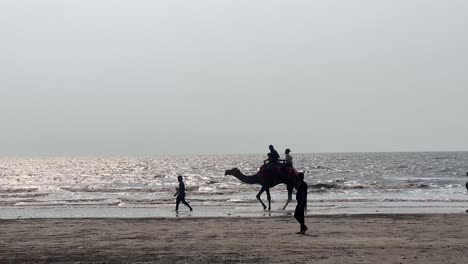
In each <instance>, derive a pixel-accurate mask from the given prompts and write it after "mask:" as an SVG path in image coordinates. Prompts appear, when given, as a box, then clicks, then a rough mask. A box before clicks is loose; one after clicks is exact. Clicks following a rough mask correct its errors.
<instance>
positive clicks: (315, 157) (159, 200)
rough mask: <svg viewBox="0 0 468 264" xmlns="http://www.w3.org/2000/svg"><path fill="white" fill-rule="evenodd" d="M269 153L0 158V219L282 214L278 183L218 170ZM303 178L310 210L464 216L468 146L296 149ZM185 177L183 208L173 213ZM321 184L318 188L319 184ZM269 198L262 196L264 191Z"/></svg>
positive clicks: (250, 164) (245, 166) (251, 170)
mask: <svg viewBox="0 0 468 264" xmlns="http://www.w3.org/2000/svg"><path fill="white" fill-rule="evenodd" d="M265 156H266V155H261V154H245V155H171V156H162V155H161V156H153V157H106V158H104V157H48V158H0V218H3V219H12V218H53V217H219V216H221V217H238V216H280V215H289V214H291V212H292V210H293V209H294V207H295V202H294V201H293V202H291V204H290V205H289V206H288V208H286V210H282V209H281V208H282V207H283V205H284V204H285V203H286V200H287V191H286V186H285V185H278V186H276V187H274V188H272V189H271V195H272V211H270V212H268V211H264V210H263V208H262V206H261V204H260V203H259V202H258V200H257V199H256V197H255V195H256V194H257V192H258V191H259V190H260V186H259V185H248V184H244V183H241V182H240V181H238V180H237V179H236V178H234V177H232V176H225V175H224V172H225V170H227V169H231V168H234V167H237V168H239V169H240V170H241V171H242V172H243V173H244V174H246V175H252V174H255V173H256V172H257V170H258V168H259V167H260V165H261V164H262V162H263V160H264V159H265ZM293 158H294V166H295V167H296V169H297V170H298V171H303V172H304V173H305V181H306V182H307V183H308V185H309V196H308V199H309V201H308V203H309V205H308V214H369V213H463V212H465V210H466V209H468V193H467V190H466V188H465V182H467V181H468V177H467V171H468V152H411V153H313V154H294V155H293ZM177 175H183V176H184V181H185V184H186V188H187V197H186V199H187V201H188V202H189V203H191V205H192V206H193V207H194V211H193V212H189V211H188V210H187V208H186V207H184V205H181V208H180V210H179V211H180V212H179V213H176V212H174V209H175V208H174V207H175V206H174V200H175V199H174V197H173V195H174V193H175V187H177V185H178V183H177ZM319 183H321V185H318V184H319ZM262 199H263V201H264V202H266V195H265V194H263V197H262Z"/></svg>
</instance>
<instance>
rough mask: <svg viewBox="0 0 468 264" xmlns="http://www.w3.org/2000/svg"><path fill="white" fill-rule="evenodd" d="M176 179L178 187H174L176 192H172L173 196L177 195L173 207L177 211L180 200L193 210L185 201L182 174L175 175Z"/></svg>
mask: <svg viewBox="0 0 468 264" xmlns="http://www.w3.org/2000/svg"><path fill="white" fill-rule="evenodd" d="M177 180H178V181H179V188H176V190H177V192H176V193H175V194H174V197H176V196H177V198H176V207H175V210H176V212H178V211H179V204H180V202H182V203H183V204H185V205H186V206H188V208H190V211H193V208H192V207H191V206H190V205H189V204H188V203H187V202H186V201H185V184H184V181H183V180H182V176H177Z"/></svg>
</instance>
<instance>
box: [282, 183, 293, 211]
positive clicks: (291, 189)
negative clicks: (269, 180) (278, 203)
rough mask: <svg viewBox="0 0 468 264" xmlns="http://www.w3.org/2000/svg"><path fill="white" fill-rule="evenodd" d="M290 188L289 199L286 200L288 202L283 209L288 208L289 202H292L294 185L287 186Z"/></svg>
mask: <svg viewBox="0 0 468 264" xmlns="http://www.w3.org/2000/svg"><path fill="white" fill-rule="evenodd" d="M287 188H288V200H287V201H286V204H285V205H284V207H283V210H286V207H287V206H288V204H289V203H290V202H291V200H292V191H293V188H294V187H289V186H288V187H287Z"/></svg>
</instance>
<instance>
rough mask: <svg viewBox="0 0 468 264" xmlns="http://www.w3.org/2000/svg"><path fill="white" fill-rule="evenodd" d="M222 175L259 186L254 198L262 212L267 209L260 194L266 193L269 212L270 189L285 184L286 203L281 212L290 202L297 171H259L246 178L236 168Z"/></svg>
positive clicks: (289, 168) (280, 169) (286, 168)
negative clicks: (286, 191) (286, 192)
mask: <svg viewBox="0 0 468 264" xmlns="http://www.w3.org/2000/svg"><path fill="white" fill-rule="evenodd" d="M224 175H232V176H234V177H236V178H237V179H239V180H240V181H242V182H244V183H247V184H260V185H261V186H262V188H261V189H260V192H258V194H257V196H256V197H257V199H258V200H259V201H260V203H262V206H263V210H266V208H267V207H266V205H265V204H264V203H263V201H262V199H261V197H260V196H261V195H262V193H263V192H265V191H266V194H267V200H268V211H270V210H271V196H270V188H271V187H274V186H276V185H278V184H281V183H284V184H286V189H287V190H288V201H287V202H286V204H285V205H284V206H283V210H285V209H286V207H287V206H288V204H289V202H291V200H292V192H293V189H294V186H295V185H296V180H297V171H296V170H295V169H294V168H292V167H277V168H268V169H260V171H259V172H257V173H256V174H254V175H251V176H246V175H244V174H243V173H242V172H241V171H240V170H239V169H238V168H233V169H231V170H227V171H226V172H225V173H224Z"/></svg>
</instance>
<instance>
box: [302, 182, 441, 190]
mask: <svg viewBox="0 0 468 264" xmlns="http://www.w3.org/2000/svg"><path fill="white" fill-rule="evenodd" d="M432 187H438V186H433V185H430V184H421V183H420V184H418V183H406V184H352V185H351V184H341V183H340V182H329V183H317V184H311V185H309V189H318V190H328V189H341V190H349V189H351V190H354V189H376V190H406V189H429V188H432Z"/></svg>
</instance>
